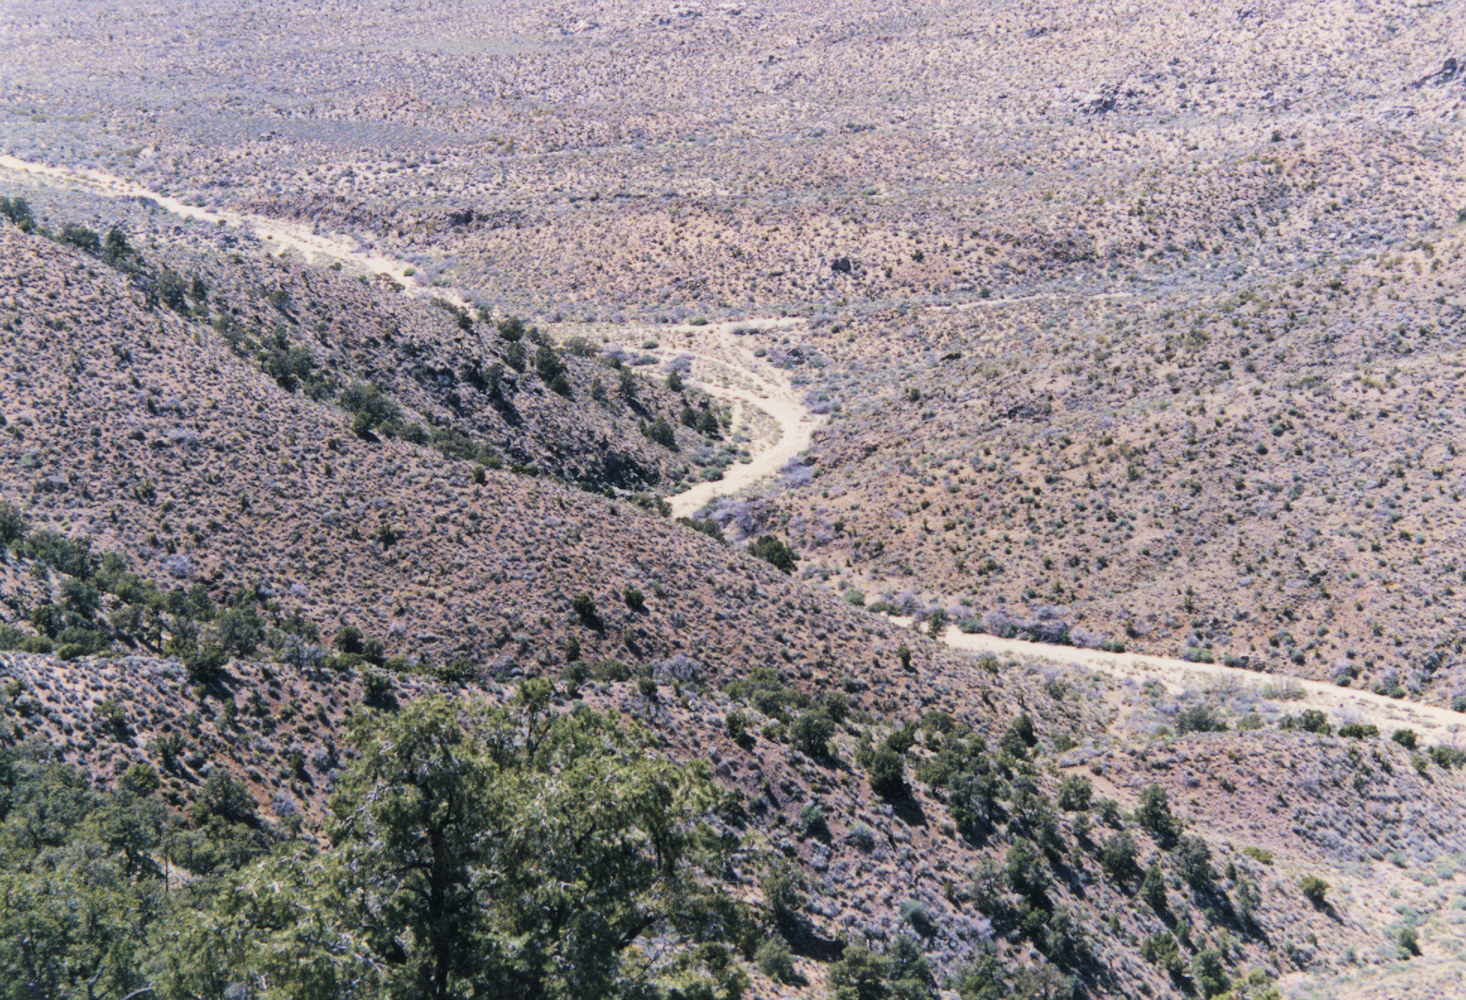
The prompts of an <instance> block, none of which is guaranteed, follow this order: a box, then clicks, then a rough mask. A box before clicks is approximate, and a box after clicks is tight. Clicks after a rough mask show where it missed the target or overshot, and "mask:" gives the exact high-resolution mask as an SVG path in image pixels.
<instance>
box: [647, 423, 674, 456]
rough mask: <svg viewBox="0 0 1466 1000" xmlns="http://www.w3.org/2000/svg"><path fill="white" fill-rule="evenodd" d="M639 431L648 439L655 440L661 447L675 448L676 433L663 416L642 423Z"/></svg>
mask: <svg viewBox="0 0 1466 1000" xmlns="http://www.w3.org/2000/svg"><path fill="white" fill-rule="evenodd" d="M641 432H642V433H643V434H645V435H646V436H647V438H648V439H649V440H652V441H655V442H656V443H657V444H659V445H661V446H662V447H663V448H670V449H671V450H672V451H676V450H677V433H676V432H675V431H673V430H672V425H671V424H669V423H667V420H666V418H665V417H658V418H657V419H656V420H653V421H652V422H651V423H649V424H647V423H644V424H642V425H641Z"/></svg>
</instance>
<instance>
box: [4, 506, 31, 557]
mask: <svg viewBox="0 0 1466 1000" xmlns="http://www.w3.org/2000/svg"><path fill="white" fill-rule="evenodd" d="M29 530H30V521H29V520H27V518H26V516H25V511H23V510H21V509H20V508H19V507H17V506H15V504H13V503H11V502H10V501H9V500H0V548H5V547H7V546H10V545H13V544H14V543H16V542H18V541H20V540H22V539H23V538H25V536H26V533H27V532H28V531H29Z"/></svg>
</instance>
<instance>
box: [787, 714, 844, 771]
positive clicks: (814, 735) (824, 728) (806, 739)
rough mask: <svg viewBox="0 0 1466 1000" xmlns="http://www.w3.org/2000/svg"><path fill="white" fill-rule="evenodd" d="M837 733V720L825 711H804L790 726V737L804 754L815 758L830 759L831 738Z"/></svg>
mask: <svg viewBox="0 0 1466 1000" xmlns="http://www.w3.org/2000/svg"><path fill="white" fill-rule="evenodd" d="M834 735H835V720H834V719H831V718H830V717H829V716H828V715H826V714H825V713H824V712H823V711H811V712H804V713H802V714H801V715H800V716H799V717H798V718H796V719H795V720H794V723H793V724H792V725H791V726H790V727H789V738H790V741H791V742H792V743H793V744H794V746H795V747H796V748H797V749H798V750H799V751H800V752H801V753H803V754H806V755H807V756H809V757H813V758H814V759H815V760H821V761H822V760H828V759H829V757H830V740H831V739H832V738H834Z"/></svg>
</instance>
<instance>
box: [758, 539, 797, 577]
mask: <svg viewBox="0 0 1466 1000" xmlns="http://www.w3.org/2000/svg"><path fill="white" fill-rule="evenodd" d="M748 554H749V555H751V556H754V557H756V558H759V559H762V560H763V561H764V562H766V563H768V564H769V565H770V566H773V567H774V568H775V569H777V570H779V572H781V573H792V572H793V571H794V567H795V564H797V563H798V562H799V553H797V552H795V551H794V550H793V549H792V548H790V547H789V546H788V545H786V544H784V543H783V542H781V541H780V540H779V539H777V538H775V537H774V536H773V535H760V536H759V537H758V538H757V539H756V540H754V541H752V542H749V543H748Z"/></svg>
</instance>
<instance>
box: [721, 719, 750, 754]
mask: <svg viewBox="0 0 1466 1000" xmlns="http://www.w3.org/2000/svg"><path fill="white" fill-rule="evenodd" d="M723 726H724V727H725V728H726V729H727V730H728V736H729V737H730V738H731V739H732V740H733V742H734V743H737V744H738V745H739V746H741V747H743V748H744V749H747V748H748V747H750V746H752V745H753V733H752V732H751V731H750V730H751V729H752V726H753V723H752V722H751V721H750V720H749V718H748V716H746V715H744V714H743V713H742V712H739V711H732V712H729V713H728V714H727V715H725V716H724V717H723Z"/></svg>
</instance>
